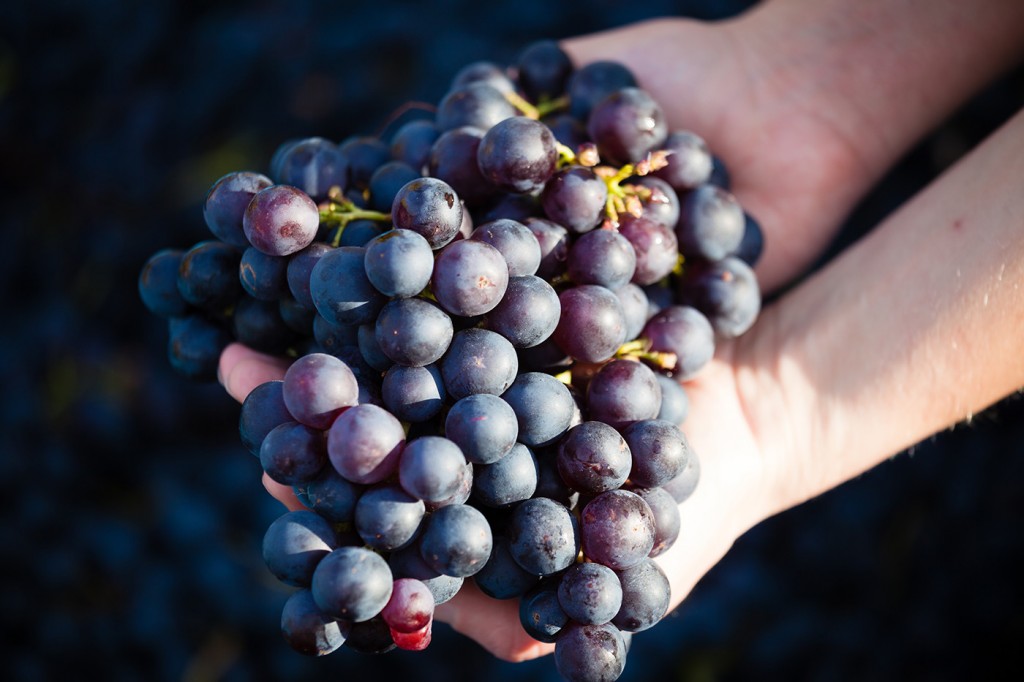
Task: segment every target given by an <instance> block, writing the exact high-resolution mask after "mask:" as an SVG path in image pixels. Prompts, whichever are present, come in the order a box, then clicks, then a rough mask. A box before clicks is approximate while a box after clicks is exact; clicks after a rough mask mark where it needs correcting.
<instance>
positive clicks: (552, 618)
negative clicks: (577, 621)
mask: <svg viewBox="0 0 1024 682" xmlns="http://www.w3.org/2000/svg"><path fill="white" fill-rule="evenodd" d="M519 622H520V623H521V624H522V626H523V629H524V630H525V631H526V634H528V635H529V636H530V637H533V638H534V639H535V640H537V641H538V642H546V643H548V644H551V643H552V642H554V641H556V640H557V638H558V633H560V632H561V631H562V629H563V628H565V626H566V625H567V624H568V623H569V616H567V615H565V611H563V610H562V606H561V604H559V603H558V583H557V582H555V581H553V580H552V581H545V582H542V583H540V584H539V585H537V586H536V587H534V588H533V589H531V590H529V591H528V592H527V593H526V594H524V595H523V597H522V599H520V600H519Z"/></svg>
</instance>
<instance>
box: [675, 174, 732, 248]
mask: <svg viewBox="0 0 1024 682" xmlns="http://www.w3.org/2000/svg"><path fill="white" fill-rule="evenodd" d="M744 230H745V223H744V218H743V208H742V207H740V204H739V202H738V201H736V198H735V197H734V196H733V195H732V194H730V193H729V192H727V191H726V190H724V189H721V188H720V187H715V186H714V185H701V186H700V187H698V188H697V189H695V190H693V191H692V192H689V193H687V194H686V195H685V196H684V197H683V198H682V204H681V205H680V210H679V222H678V223H677V224H676V237H678V239H679V251H680V252H682V254H683V255H685V256H695V257H698V258H702V259H704V260H709V261H717V260H722V259H723V258H725V257H726V256H728V255H729V254H731V253H734V252H735V251H736V250H737V249H738V248H739V247H740V244H741V243H742V242H743V232H744Z"/></svg>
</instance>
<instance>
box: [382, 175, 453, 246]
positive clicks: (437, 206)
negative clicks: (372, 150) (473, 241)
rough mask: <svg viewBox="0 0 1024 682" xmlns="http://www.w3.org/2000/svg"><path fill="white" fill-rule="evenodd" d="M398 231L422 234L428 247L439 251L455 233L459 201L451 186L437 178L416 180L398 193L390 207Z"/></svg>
mask: <svg viewBox="0 0 1024 682" xmlns="http://www.w3.org/2000/svg"><path fill="white" fill-rule="evenodd" d="M391 219H392V220H393V221H394V225H395V227H396V228H398V229H404V230H412V231H413V232H418V233H419V234H421V235H423V236H424V237H425V238H426V240H427V243H429V244H430V248H432V249H439V248H441V247H442V246H444V245H445V244H447V243H448V242H450V241H451V240H453V239H455V235H457V234H458V233H459V228H460V227H461V226H462V202H461V201H459V196H458V194H456V193H455V190H454V189H452V187H451V185H449V184H448V183H446V182H444V181H443V180H438V179H437V178H419V179H418V180H413V181H411V182H409V183H407V184H406V185H405V186H403V187H402V188H401V189H399V190H398V193H397V194H396V195H395V201H394V203H393V204H392V205H391Z"/></svg>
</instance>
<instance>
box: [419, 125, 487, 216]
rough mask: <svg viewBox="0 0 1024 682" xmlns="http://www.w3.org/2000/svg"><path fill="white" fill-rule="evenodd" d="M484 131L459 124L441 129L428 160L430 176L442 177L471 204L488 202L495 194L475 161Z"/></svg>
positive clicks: (476, 204)
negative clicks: (442, 131) (443, 130)
mask: <svg viewBox="0 0 1024 682" xmlns="http://www.w3.org/2000/svg"><path fill="white" fill-rule="evenodd" d="M483 138H484V131H483V130H480V129H479V128H472V127H469V126H463V127H461V128H454V129H452V130H448V131H446V132H444V133H443V134H442V135H441V136H440V137H439V138H437V141H436V142H434V146H433V147H432V148H431V150H430V157H429V159H428V164H429V172H430V175H431V177H435V178H438V179H440V180H444V181H445V182H447V183H448V184H449V185H451V186H452V188H453V189H454V190H455V191H456V192H458V194H459V197H460V198H462V200H463V201H465V202H467V203H468V204H469V205H471V206H478V205H480V204H481V203H484V202H486V201H488V200H489V199H490V198H491V197H493V196H494V194H495V188H494V185H492V184H491V183H490V182H488V181H487V179H486V178H485V177H484V176H483V175H482V174H481V173H480V166H479V164H477V162H476V155H477V151H478V150H479V148H480V141H481V140H483Z"/></svg>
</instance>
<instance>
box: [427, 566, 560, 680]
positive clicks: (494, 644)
mask: <svg viewBox="0 0 1024 682" xmlns="http://www.w3.org/2000/svg"><path fill="white" fill-rule="evenodd" d="M434 616H435V618H437V620H439V621H442V622H444V623H448V624H449V625H451V626H452V628H453V629H454V630H455V631H456V632H459V633H461V634H463V635H466V636H467V637H470V638H472V639H474V640H476V641H477V642H478V643H479V644H480V645H481V646H482V647H484V648H485V649H487V651H489V652H490V653H492V654H494V655H495V656H497V657H498V658H501V659H503V660H506V661H511V662H513V663H518V662H520V661H528V660H530V659H533V658H538V657H540V656H546V655H547V654H550V653H551V652H552V651H554V650H555V645H554V644H544V643H542V642H538V641H537V640H535V639H533V638H532V637H530V636H529V635H527V634H526V631H525V630H523V626H522V625H520V624H519V600H518V599H492V598H491V597H488V596H487V595H485V594H484V593H483V592H481V591H480V588H478V587H477V586H476V584H475V583H474V582H473V581H472V580H467V581H466V582H465V583H463V585H462V589H460V590H459V593H458V594H457V595H455V597H454V598H453V599H451V600H450V601H448V602H445V603H444V604H441V605H439V606H438V607H437V610H436V611H435V612H434Z"/></svg>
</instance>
